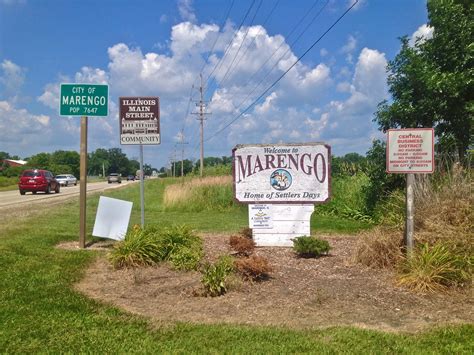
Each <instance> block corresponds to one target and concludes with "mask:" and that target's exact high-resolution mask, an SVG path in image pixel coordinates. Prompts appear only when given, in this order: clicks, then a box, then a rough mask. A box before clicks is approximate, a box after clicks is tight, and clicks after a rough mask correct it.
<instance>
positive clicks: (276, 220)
mask: <svg viewBox="0 0 474 355" xmlns="http://www.w3.org/2000/svg"><path fill="white" fill-rule="evenodd" d="M250 206H251V205H249V208H250ZM313 212H314V205H313V204H272V222H273V228H253V229H252V236H253V240H254V241H255V244H256V245H257V246H260V247H264V246H265V247H266V246H272V247H273V246H274V247H292V246H293V241H292V239H294V238H296V237H301V236H303V235H310V234H311V226H310V219H311V214H312V213H313Z"/></svg>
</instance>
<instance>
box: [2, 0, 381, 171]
mask: <svg viewBox="0 0 474 355" xmlns="http://www.w3.org/2000/svg"><path fill="white" fill-rule="evenodd" d="M179 4H180V7H179V10H180V14H181V16H182V18H183V19H186V21H185V22H181V23H178V24H176V25H175V26H173V27H172V30H171V35H170V39H169V43H168V49H169V50H168V51H163V52H161V51H155V52H153V51H152V52H147V53H145V52H143V51H142V50H141V49H140V48H139V47H132V46H130V45H127V44H125V43H116V44H114V45H112V46H110V47H109V48H108V50H107V51H104V56H105V55H108V60H109V61H108V65H107V67H106V68H92V67H82V68H78V71H77V73H75V74H74V75H72V76H71V77H59V78H58V81H57V82H51V83H49V84H46V85H45V86H44V91H43V92H42V93H41V94H40V95H38V98H37V99H38V101H39V102H40V103H42V104H44V105H45V107H48V108H50V109H51V110H52V111H45V112H47V113H48V115H46V114H45V115H35V114H31V113H29V112H28V111H27V110H26V109H21V108H17V107H16V106H15V103H14V102H13V101H11V100H10V101H9V99H8V98H7V97H6V96H5V97H3V100H5V101H0V118H1V119H2V120H1V121H0V122H1V125H2V126H0V128H1V129H2V132H6V135H7V136H9V137H12V136H13V135H22V134H24V138H23V135H22V141H25V142H26V141H27V140H30V139H31V141H30V142H35V141H38V140H40V139H43V140H44V139H46V138H47V139H49V140H50V141H54V142H55V144H54V146H56V143H61V144H67V142H70V146H69V147H66V146H64V147H63V148H62V149H77V146H78V139H79V138H78V136H77V137H76V134H77V135H78V131H79V119H78V118H77V119H68V118H59V117H57V108H58V100H59V83H60V82H68V81H69V82H82V83H108V84H109V85H110V105H111V106H110V109H109V112H110V114H109V117H108V118H90V119H89V122H90V128H89V132H90V135H89V139H90V141H89V142H90V143H89V146H90V148H89V149H90V150H93V149H96V148H99V147H104V148H110V147H116V146H119V143H118V108H117V105H116V102H117V100H118V97H119V96H160V101H161V119H162V121H161V124H162V128H161V131H162V146H161V147H160V149H161V152H162V153H160V154H161V157H160V163H159V164H161V165H164V160H167V157H168V155H169V150H170V149H173V145H174V143H175V142H176V139H177V138H176V137H178V132H179V131H180V130H181V128H182V127H183V124H184V126H185V140H186V141H188V142H189V143H190V145H189V148H190V149H188V152H189V151H191V153H194V157H197V155H198V154H197V151H193V148H194V147H196V142H197V141H198V140H197V139H198V137H197V133H198V129H197V127H198V126H197V120H196V119H195V118H196V116H195V115H189V116H188V117H186V118H185V113H186V111H187V107H188V102H189V93H190V89H191V87H192V85H194V87H195V89H194V90H193V99H194V100H196V99H197V98H198V96H199V95H198V91H197V87H198V83H199V73H200V71H201V69H202V68H203V67H204V70H203V78H204V80H205V84H206V89H205V99H206V100H208V101H209V100H210V103H209V104H208V105H209V110H210V111H212V115H210V116H208V119H207V121H206V128H205V137H210V136H211V135H212V134H213V133H214V132H216V131H217V130H219V129H220V128H222V127H224V126H226V125H227V124H229V122H231V120H233V119H234V118H236V117H237V115H238V114H239V113H240V112H242V110H243V109H245V108H247V106H248V105H249V104H250V103H252V102H253V101H254V100H255V99H256V98H257V97H258V96H259V95H260V94H261V93H262V92H263V91H264V90H265V89H266V88H268V87H269V86H270V84H271V83H273V82H274V81H275V80H276V79H277V78H279V77H280V76H281V75H282V73H284V72H285V71H286V70H287V69H288V68H289V67H290V66H291V65H292V64H293V63H294V62H295V60H296V59H297V55H296V54H295V53H293V51H292V49H291V48H290V47H289V45H288V44H287V43H286V42H285V38H284V37H283V36H281V35H278V34H277V35H270V34H269V33H268V32H267V30H266V29H265V28H263V27H261V26H259V25H257V26H253V27H250V28H245V27H243V28H241V29H240V30H239V31H238V32H237V33H235V31H236V29H235V27H234V26H233V25H232V24H230V23H228V24H226V26H225V27H224V28H219V27H218V26H217V25H215V24H196V17H195V15H194V13H193V10H192V2H191V1H180V2H179ZM219 32H220V34H219ZM217 36H219V37H218V41H217V42H216V44H215V48H214V52H213V53H212V54H211V55H210V56H209V63H208V64H207V65H204V61H205V59H206V58H207V56H208V54H209V51H210V50H211V48H212V46H213V44H214V42H215V41H216V38H217ZM232 39H233V41H232V43H231V45H230V46H229V47H228V48H227V45H228V43H230V41H231V40H232ZM244 39H245V41H244ZM242 41H244V43H243V45H241V44H242ZM239 47H240V49H239ZM340 48H341V50H340V52H339V53H340V55H341V56H343V58H346V56H349V55H350V56H351V57H350V60H349V59H348V60H347V61H346V62H344V61H343V62H344V67H337V66H336V65H335V64H334V63H332V62H330V61H329V62H324V63H312V64H306V63H303V62H300V63H298V64H297V65H296V66H295V67H294V68H293V69H291V70H290V71H289V72H288V74H287V75H286V76H285V77H284V78H283V79H282V80H281V81H280V82H279V83H278V85H276V86H275V87H273V88H272V89H271V90H269V91H268V92H267V94H266V95H265V96H264V97H263V98H262V99H261V100H260V101H259V102H257V103H256V104H255V105H254V106H253V107H251V108H250V109H249V110H248V111H247V112H246V113H245V114H243V115H242V117H240V118H239V119H238V120H236V121H235V123H234V124H231V125H230V126H229V127H228V128H227V129H226V130H224V131H223V132H222V133H220V134H219V135H217V136H216V137H215V138H213V139H211V140H210V141H208V142H207V143H206V154H216V155H230V154H231V148H232V147H233V146H234V145H236V144H239V143H277V142H310V141H328V142H329V143H332V144H334V145H337V146H338V147H337V148H336V149H334V150H335V152H336V153H337V152H338V151H339V152H341V153H345V152H348V151H359V152H363V151H365V150H366V149H367V148H368V146H370V138H371V135H373V134H376V131H375V130H374V126H373V124H372V122H371V121H372V115H373V112H374V111H375V110H376V106H377V104H378V102H380V101H381V100H383V99H384V98H386V97H387V88H386V74H385V67H386V64H387V61H386V58H385V55H384V53H381V52H379V51H377V50H375V49H369V48H363V49H362V50H361V51H360V52H357V40H356V38H355V37H354V36H352V35H350V36H348V37H347V39H346V43H345V44H342V45H341V47H340ZM226 49H227V52H226V53H227V54H226V55H225V57H224V59H223V60H222V56H223V53H224V52H225V51H226ZM323 52H324V53H323ZM272 53H274V55H273V57H272V58H271V59H269V57H270V55H271V54H272ZM321 54H322V55H324V56H325V57H326V56H327V55H328V52H327V51H326V50H324V49H321ZM347 58H349V57H347ZM2 71H3V74H2V75H1V83H2V84H3V86H4V88H6V91H9V92H12V93H14V92H15V91H18V90H19V88H20V87H21V84H22V83H23V81H24V77H25V73H27V71H26V70H25V69H22V68H20V67H18V66H17V65H16V64H14V63H12V62H9V61H4V62H3V63H2ZM256 72H257V74H255V73H256ZM334 93H338V96H337V98H335V97H334ZM0 99H2V98H1V97H0ZM190 107H191V109H190V111H191V112H193V111H197V108H196V107H195V105H194V103H192V104H191V106H190ZM13 120H15V122H21V124H19V125H13V124H11V122H13ZM27 122H29V124H30V126H28V129H27V128H26V127H27ZM9 123H10V124H9ZM30 132H31V133H30ZM34 132H42V137H41V138H39V137H35V136H34ZM73 137H74V138H73ZM76 138H77V142H75V141H74V140H76ZM71 142H74V143H71ZM7 147H8V145H7ZM122 148H123V149H124V150H125V151H126V152H131V151H132V149H131V148H125V147H124V146H122ZM39 149H40V150H42V148H39ZM58 149H59V148H58ZM127 149H129V150H128V151H127ZM43 150H44V149H43ZM12 153H14V151H13V150H12ZM130 156H136V154H133V153H132V154H131V155H130ZM163 156H165V158H163ZM150 157H151V155H150ZM145 158H146V159H147V156H145ZM152 164H153V163H152ZM153 165H155V164H153ZM156 165H158V164H156ZM161 165H160V166H161ZM157 167H159V166H157Z"/></svg>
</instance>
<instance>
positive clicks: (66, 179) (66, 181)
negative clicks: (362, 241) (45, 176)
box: [56, 174, 77, 186]
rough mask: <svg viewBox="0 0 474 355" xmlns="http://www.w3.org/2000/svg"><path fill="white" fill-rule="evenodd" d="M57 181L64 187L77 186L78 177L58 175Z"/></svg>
mask: <svg viewBox="0 0 474 355" xmlns="http://www.w3.org/2000/svg"><path fill="white" fill-rule="evenodd" d="M56 180H57V181H58V182H59V184H60V185H64V186H69V185H74V186H75V185H77V179H76V177H75V176H74V175H71V174H62V175H56Z"/></svg>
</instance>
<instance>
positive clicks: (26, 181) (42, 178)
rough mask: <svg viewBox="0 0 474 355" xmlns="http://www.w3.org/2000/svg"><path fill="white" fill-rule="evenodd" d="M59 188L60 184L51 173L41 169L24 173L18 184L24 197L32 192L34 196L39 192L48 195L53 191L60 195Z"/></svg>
mask: <svg viewBox="0 0 474 355" xmlns="http://www.w3.org/2000/svg"><path fill="white" fill-rule="evenodd" d="M59 187H60V185H59V182H58V181H57V180H56V179H55V178H54V175H53V173H52V172H51V171H48V170H40V169H34V170H33V169H31V170H25V171H23V172H22V173H21V176H20V182H19V183H18V188H19V189H20V194H21V195H24V194H25V193H26V192H27V191H31V192H32V193H33V194H36V193H37V192H38V191H43V192H45V193H47V194H49V193H51V191H54V192H56V193H59Z"/></svg>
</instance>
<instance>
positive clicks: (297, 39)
mask: <svg viewBox="0 0 474 355" xmlns="http://www.w3.org/2000/svg"><path fill="white" fill-rule="evenodd" d="M318 1H319V0H318ZM318 1H316V2H315V3H314V5H316V4H317V3H318ZM328 3H329V0H327V1H326V3H325V4H324V5H323V7H322V8H321V9H320V10H319V11H318V12H317V13H316V14H315V15H314V16H313V18H312V19H311V21H310V22H309V23H308V24H307V25H306V27H305V28H304V29H303V31H301V33H300V34H299V35H298V37H296V38H295V39H294V40H293V41H292V42H291V43H290V45H289V46H288V49H287V50H286V51H285V53H283V54H282V55H281V56H280V57H279V58H278V59H277V60H276V61H275V63H274V64H273V66H272V67H271V68H270V70H269V71H267V73H266V74H265V76H264V77H263V78H262V79H260V81H259V82H258V83H257V85H255V86H254V88H253V89H252V90H251V91H250V92H249V93H248V94H247V96H246V97H245V98H244V99H243V100H242V101H241V102H240V104H239V105H238V106H237V107H235V106H234V107H235V109H236V110H238V109H239V108H240V107H241V106H242V105H243V104H244V103H245V101H247V99H248V98H249V97H250V96H251V95H252V94H253V93H254V92H255V90H257V89H258V88H259V87H260V85H261V84H262V83H263V82H264V81H265V79H266V78H268V76H269V75H270V74H271V72H272V71H273V70H274V69H275V67H276V66H277V65H278V63H279V62H280V60H282V59H283V57H285V55H286V54H287V53H288V52H289V51H290V50H291V48H292V47H293V46H294V45H295V44H296V43H297V42H298V41H299V40H300V39H301V37H302V36H303V34H304V33H306V31H307V30H308V28H309V27H310V26H311V25H312V24H313V23H314V21H316V19H317V18H318V17H319V15H320V14H321V13H322V12H323V10H324V9H325V8H326V6H327V5H328ZM314 5H313V6H312V7H311V10H312V9H313V7H314ZM283 43H284V42H282V44H283ZM280 47H281V45H280V46H279V47H278V49H280ZM275 53H276V51H275V52H273V54H275ZM273 54H272V57H273ZM248 82H250V80H249V81H248Z"/></svg>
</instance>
